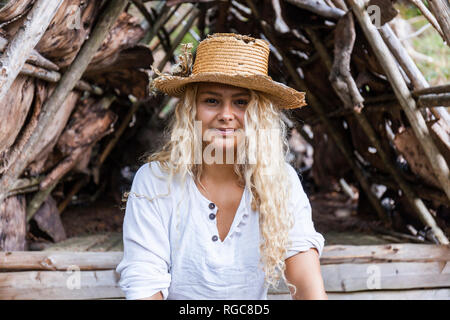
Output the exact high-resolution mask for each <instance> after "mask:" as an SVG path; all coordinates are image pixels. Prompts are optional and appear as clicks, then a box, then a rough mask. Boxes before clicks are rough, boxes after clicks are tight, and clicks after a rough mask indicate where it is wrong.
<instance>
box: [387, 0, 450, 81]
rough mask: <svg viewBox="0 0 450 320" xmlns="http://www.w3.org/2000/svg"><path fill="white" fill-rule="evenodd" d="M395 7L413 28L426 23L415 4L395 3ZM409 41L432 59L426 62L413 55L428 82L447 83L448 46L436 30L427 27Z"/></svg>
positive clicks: (449, 74)
mask: <svg viewBox="0 0 450 320" xmlns="http://www.w3.org/2000/svg"><path fill="white" fill-rule="evenodd" d="M395 7H396V8H397V10H399V11H400V17H401V18H403V19H405V20H408V21H409V22H410V24H411V26H412V27H413V28H414V30H419V29H420V28H421V27H423V26H424V25H426V24H427V23H428V21H427V20H426V19H425V18H424V17H423V16H422V13H421V12H420V11H419V9H417V7H415V6H412V5H406V4H397V5H395ZM411 41H412V45H413V47H414V49H415V50H416V51H417V52H420V53H422V54H424V55H427V56H429V57H431V58H432V59H433V61H432V62H427V61H423V60H419V59H414V57H413V59H414V60H415V62H416V64H417V67H418V68H419V70H420V71H421V72H422V74H423V75H424V76H425V78H426V79H427V81H428V83H429V84H430V85H432V86H433V85H440V84H445V83H448V82H449V78H450V47H449V46H448V45H447V44H445V43H444V40H443V39H442V38H441V36H440V35H439V34H438V32H437V31H436V30H435V29H434V28H433V27H429V28H428V29H427V30H426V31H424V32H423V33H422V34H420V35H419V36H417V37H415V38H413V39H411Z"/></svg>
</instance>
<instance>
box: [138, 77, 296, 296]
mask: <svg viewBox="0 0 450 320" xmlns="http://www.w3.org/2000/svg"><path fill="white" fill-rule="evenodd" d="M197 90H198V84H195V83H194V84H190V85H188V86H187V87H186V90H185V93H184V97H183V98H182V99H180V101H179V102H178V104H177V105H176V108H175V115H174V117H173V118H172V122H171V124H170V126H169V127H168V131H166V134H167V136H168V137H170V139H168V141H167V142H166V143H165V144H164V145H163V147H162V148H161V150H159V151H158V152H155V153H153V154H151V155H149V156H146V162H152V161H159V163H160V166H161V168H162V169H163V170H164V171H166V172H167V173H168V179H167V180H168V185H169V193H170V185H171V181H172V179H173V177H174V176H175V175H176V174H179V175H180V177H181V180H182V181H185V177H186V175H187V174H189V175H191V176H192V177H193V178H194V180H196V181H197V182H198V183H200V177H201V174H202V165H201V164H196V163H195V161H194V156H195V155H194V153H195V151H194V150H195V148H198V145H196V144H198V143H201V141H202V140H201V139H202V137H199V136H198V135H199V133H198V132H197V131H196V130H194V121H195V117H196V96H197ZM250 95H251V98H250V101H249V103H248V105H247V108H246V111H245V116H244V122H245V126H244V132H245V134H244V140H243V142H242V146H243V147H242V148H241V149H242V150H241V152H238V153H237V155H238V159H237V160H238V161H236V163H234V171H235V173H236V174H237V176H238V179H239V184H241V185H243V186H245V187H246V188H249V190H250V191H251V194H252V203H251V207H252V210H254V211H258V212H259V221H260V226H259V229H260V234H261V236H262V242H261V244H260V252H261V262H262V265H263V270H264V273H265V283H266V285H272V286H274V287H275V286H277V284H278V282H279V280H280V276H281V277H282V278H283V280H284V281H285V283H286V285H288V286H290V287H294V286H292V284H290V283H288V281H287V279H286V278H285V275H284V272H285V269H286V266H285V261H284V260H285V254H286V250H287V246H288V245H289V238H288V232H289V230H290V229H291V228H292V226H293V223H294V221H293V215H292V213H291V212H289V210H288V199H289V197H290V186H289V184H288V181H290V179H289V176H288V172H287V168H286V163H285V162H286V156H287V154H288V152H289V145H288V142H287V128H286V125H285V123H284V122H283V120H282V117H281V113H282V111H281V109H280V108H278V107H277V106H276V105H274V103H273V102H272V101H271V99H270V98H269V97H267V96H266V95H265V94H263V93H259V92H256V91H253V90H250ZM179 132H183V134H182V135H180V134H179ZM268 132H269V134H267V133H268ZM252 133H257V134H253V135H252ZM252 157H253V159H254V160H256V161H251V159H252ZM200 184H201V183H200ZM166 195H167V194H166ZM178 223H179V222H178ZM177 226H178V224H177ZM293 289H294V290H295V287H294V288H293Z"/></svg>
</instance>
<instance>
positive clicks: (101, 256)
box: [0, 251, 123, 271]
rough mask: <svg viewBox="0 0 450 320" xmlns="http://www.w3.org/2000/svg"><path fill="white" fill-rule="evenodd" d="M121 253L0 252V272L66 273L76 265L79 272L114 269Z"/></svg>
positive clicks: (120, 257)
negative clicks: (41, 271)
mask: <svg viewBox="0 0 450 320" xmlns="http://www.w3.org/2000/svg"><path fill="white" fill-rule="evenodd" d="M122 256H123V252H51V251H50V252H45V251H36V252H34V251H33V252H30V251H15V252H0V271H7V270H21V271H25V270H35V271H38V270H53V271H57V270H60V271H66V270H68V268H70V267H71V266H74V265H76V266H77V267H78V268H80V270H110V269H115V268H116V266H117V265H118V264H119V262H120V260H121V259H122Z"/></svg>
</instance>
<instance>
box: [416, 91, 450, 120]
mask: <svg viewBox="0 0 450 320" xmlns="http://www.w3.org/2000/svg"><path fill="white" fill-rule="evenodd" d="M418 105H419V107H425V108H426V107H435V106H444V107H450V93H438V94H425V95H423V96H420V97H419V101H418ZM449 124H450V122H449Z"/></svg>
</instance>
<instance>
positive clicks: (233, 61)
mask: <svg viewBox="0 0 450 320" xmlns="http://www.w3.org/2000/svg"><path fill="white" fill-rule="evenodd" d="M185 49H186V48H185ZM269 52H270V50H269V44H268V43H267V42H266V41H264V40H261V39H255V38H252V37H248V36H243V35H238V34H228V33H225V34H223V33H220V34H214V35H210V36H208V38H207V39H205V40H204V41H202V42H201V43H200V44H199V46H198V48H197V54H196V59H195V62H194V65H193V68H191V57H190V55H189V54H188V53H186V52H185V55H184V56H181V57H180V58H181V60H180V61H181V62H180V65H179V66H178V67H179V69H178V70H176V71H177V72H173V73H172V74H161V73H159V72H158V75H159V77H157V78H156V79H155V80H154V81H153V84H152V85H153V87H154V88H156V89H158V90H159V91H161V92H164V93H166V94H169V95H172V96H176V97H179V98H180V101H179V103H178V104H177V106H176V110H175V114H174V117H173V123H172V125H171V127H170V129H171V130H170V141H168V142H167V143H166V144H165V145H164V147H163V148H162V150H160V151H159V152H157V153H155V154H152V155H151V156H150V157H149V158H148V162H147V163H145V164H144V165H142V166H141V167H140V169H139V170H138V171H137V173H136V175H135V178H134V180H133V184H132V187H131V190H130V192H129V194H128V199H127V205H126V213H125V220H124V225H123V241H124V256H123V260H122V261H121V262H120V264H119V265H118V266H117V270H116V271H117V272H118V273H120V274H121V279H120V282H119V284H120V286H121V288H122V290H123V291H124V292H125V295H126V298H127V299H198V300H200V299H238V300H239V299H242V300H249V299H252V300H253V299H267V291H268V287H269V286H270V285H272V286H277V284H278V282H279V281H284V282H285V283H286V285H287V286H288V287H289V289H290V291H291V295H292V298H293V299H326V298H327V295H326V293H325V290H324V285H323V280H322V276H321V272H320V263H319V257H320V255H321V253H322V249H323V246H324V238H323V237H322V235H321V234H320V233H318V232H316V231H315V229H314V226H313V222H312V218H311V206H310V203H309V200H308V198H307V196H306V194H305V192H304V191H303V188H302V185H301V182H300V179H299V177H298V175H297V173H296V171H295V170H294V168H293V167H292V166H291V165H290V164H288V163H287V162H286V160H285V158H286V154H287V151H288V145H287V140H286V128H285V125H284V122H283V121H282V119H281V113H282V110H283V109H291V108H296V107H302V106H304V105H305V102H304V93H303V92H298V91H296V90H294V89H292V88H289V87H287V86H285V85H283V84H280V83H278V82H275V81H273V80H272V79H271V78H270V77H269V76H268V75H267V70H268V57H269Z"/></svg>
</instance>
